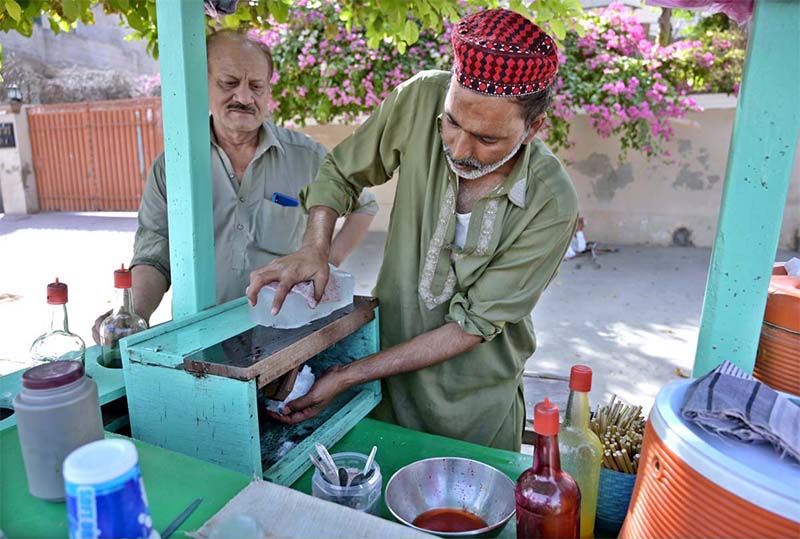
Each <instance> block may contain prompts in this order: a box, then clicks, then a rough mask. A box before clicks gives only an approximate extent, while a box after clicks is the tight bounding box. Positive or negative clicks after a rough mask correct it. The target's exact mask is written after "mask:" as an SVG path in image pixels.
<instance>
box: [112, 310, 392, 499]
mask: <svg viewBox="0 0 800 539" xmlns="http://www.w3.org/2000/svg"><path fill="white" fill-rule="evenodd" d="M121 348H122V362H123V371H124V376H125V385H126V389H127V397H128V409H129V413H130V422H131V431H132V434H133V437H134V438H137V439H140V440H143V441H145V442H149V443H152V444H155V445H158V446H160V447H164V448H167V449H171V450H173V451H178V452H180V453H184V454H186V455H190V456H192V457H197V458H200V459H202V460H206V461H208V462H213V463H215V464H219V465H222V466H225V467H228V468H231V469H234V470H238V471H240V472H243V473H247V474H252V475H254V476H259V477H261V476H263V477H264V478H265V479H268V480H270V481H272V482H274V483H278V484H281V485H290V484H292V483H293V482H294V481H295V480H297V478H299V477H300V476H301V475H302V474H303V472H305V470H306V469H308V468H309V466H310V465H311V462H310V461H309V458H308V454H309V453H310V452H312V450H313V445H314V443H315V442H320V443H322V444H324V445H326V446H331V445H333V444H334V443H335V442H337V441H338V440H339V439H340V438H341V437H342V436H344V435H345V434H346V433H347V432H348V431H349V430H350V429H351V428H352V427H353V426H355V424H356V423H358V421H360V420H361V419H362V418H363V417H364V416H366V415H367V414H368V413H369V412H370V411H371V410H372V409H373V408H374V407H375V406H376V405H377V404H378V402H379V401H380V399H381V394H380V383H379V382H371V383H369V384H364V385H363V386H358V387H356V388H354V389H352V390H350V391H348V392H346V393H344V394H342V395H340V396H339V397H338V398H337V399H336V400H334V402H333V403H332V404H331V406H330V407H329V408H328V409H327V410H326V411H325V412H323V413H322V414H320V416H319V417H317V418H314V419H312V420H309V421H306V422H304V423H300V424H298V425H294V426H291V427H289V426H285V425H283V424H280V423H277V422H274V421H272V420H270V419H269V418H268V417H267V416H266V413H265V409H264V403H263V400H262V397H261V396H260V392H259V390H260V389H261V388H263V387H265V386H266V385H267V384H269V383H270V382H272V381H274V380H276V379H277V378H278V377H280V376H281V375H283V374H285V373H287V372H289V371H291V370H292V369H293V368H295V367H297V366H299V365H302V364H304V363H306V364H308V365H309V366H310V367H311V368H312V371H313V372H314V374H315V375H316V376H319V375H320V374H321V373H322V372H324V370H325V369H327V368H328V367H330V366H332V365H336V364H345V363H349V362H351V361H353V360H356V359H360V358H362V357H365V356H367V355H369V354H373V353H375V352H377V351H378V348H379V334H378V309H377V302H376V300H374V299H371V298H363V297H356V299H355V302H354V304H353V305H352V306H350V307H348V308H346V309H342V310H340V311H337V312H336V313H334V314H332V315H331V316H329V317H328V318H325V319H322V320H319V321H316V322H314V323H313V324H311V325H309V326H305V327H304V328H298V329H295V330H276V329H272V328H264V327H261V326H256V325H255V324H254V323H253V322H252V320H251V319H250V308H249V306H248V305H247V301H246V299H245V298H242V299H239V300H235V301H232V302H230V303H227V304H224V305H220V306H218V307H215V308H213V309H209V310H208V311H204V312H202V313H199V314H197V315H193V316H190V317H186V318H184V319H182V320H177V321H173V322H170V323H167V324H164V325H161V326H158V327H155V328H153V329H151V330H148V331H145V332H143V333H140V334H137V335H133V336H131V337H128V338H127V339H125V340H123V341H122V345H121ZM242 356H249V357H242Z"/></svg>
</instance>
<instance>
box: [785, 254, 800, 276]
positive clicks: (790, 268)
mask: <svg viewBox="0 0 800 539" xmlns="http://www.w3.org/2000/svg"><path fill="white" fill-rule="evenodd" d="M785 267H786V273H787V275H792V276H796V275H800V258H792V259H791V260H789V261H788V262H786V266H785Z"/></svg>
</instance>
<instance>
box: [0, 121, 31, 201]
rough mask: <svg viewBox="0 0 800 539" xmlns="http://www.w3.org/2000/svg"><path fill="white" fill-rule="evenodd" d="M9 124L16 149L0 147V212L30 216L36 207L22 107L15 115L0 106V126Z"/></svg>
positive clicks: (29, 149)
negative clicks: (0, 210) (28, 214)
mask: <svg viewBox="0 0 800 539" xmlns="http://www.w3.org/2000/svg"><path fill="white" fill-rule="evenodd" d="M9 122H10V123H13V124H14V138H15V141H16V148H0V198H2V211H3V212H5V213H8V214H25V213H33V212H36V211H38V209H39V204H38V199H37V195H36V179H35V177H34V174H33V160H32V158H31V142H30V141H31V138H30V134H29V131H28V114H27V112H26V110H25V108H23V109H22V110H21V111H20V112H18V113H16V114H15V113H13V112H11V110H10V109H9V108H8V107H0V123H9Z"/></svg>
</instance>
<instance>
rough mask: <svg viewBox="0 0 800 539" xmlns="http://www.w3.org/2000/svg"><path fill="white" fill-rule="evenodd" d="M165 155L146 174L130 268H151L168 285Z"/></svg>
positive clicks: (157, 159)
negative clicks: (160, 275) (156, 271)
mask: <svg viewBox="0 0 800 539" xmlns="http://www.w3.org/2000/svg"><path fill="white" fill-rule="evenodd" d="M164 170H165V169H164V155H163V154H162V155H160V156H159V157H157V158H156V160H155V161H154V162H153V166H152V167H151V168H150V173H149V174H148V175H147V182H146V183H145V187H144V193H143V194H142V202H141V205H140V206H139V215H138V222H139V226H138V228H137V229H136V236H135V238H134V242H133V258H132V259H131V263H130V267H131V268H133V267H134V266H137V265H140V264H142V265H148V266H153V267H154V268H156V269H157V270H158V271H160V272H161V273H162V274H163V275H164V277H165V278H166V279H167V282H171V278H170V263H169V233H168V230H169V225H168V222H167V189H166V185H167V184H166V176H165V173H164Z"/></svg>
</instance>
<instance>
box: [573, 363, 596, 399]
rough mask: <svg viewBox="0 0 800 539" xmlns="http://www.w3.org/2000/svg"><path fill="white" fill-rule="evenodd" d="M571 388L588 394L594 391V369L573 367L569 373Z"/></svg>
mask: <svg viewBox="0 0 800 539" xmlns="http://www.w3.org/2000/svg"><path fill="white" fill-rule="evenodd" d="M569 388H570V389H571V390H572V391H581V392H583V393H588V392H589V391H591V390H592V369H591V368H590V367H587V366H586V365H573V366H572V370H571V371H570V373H569Z"/></svg>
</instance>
